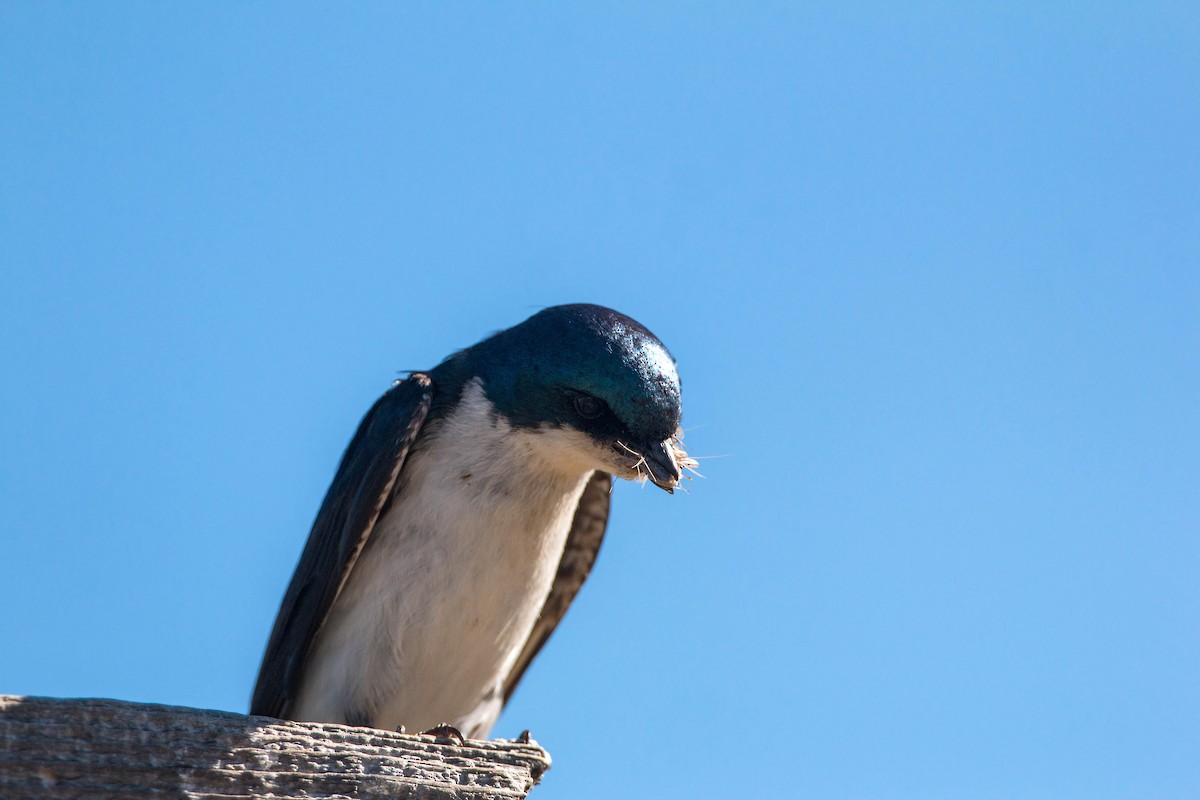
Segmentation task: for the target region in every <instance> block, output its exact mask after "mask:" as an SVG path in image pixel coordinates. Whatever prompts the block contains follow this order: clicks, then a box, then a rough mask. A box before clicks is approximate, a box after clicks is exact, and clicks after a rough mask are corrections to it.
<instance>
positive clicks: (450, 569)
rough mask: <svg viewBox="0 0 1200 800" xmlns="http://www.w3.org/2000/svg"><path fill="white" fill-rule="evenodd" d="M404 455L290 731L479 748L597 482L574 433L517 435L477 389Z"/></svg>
mask: <svg viewBox="0 0 1200 800" xmlns="http://www.w3.org/2000/svg"><path fill="white" fill-rule="evenodd" d="M432 424H433V425H435V426H436V427H434V428H432V429H431V430H430V432H429V436H428V438H427V439H426V440H425V441H424V442H423V445H422V447H420V448H418V449H416V450H415V451H414V452H413V453H412V454H410V456H409V459H408V461H407V463H406V464H405V466H404V469H403V472H402V473H401V478H400V479H401V485H400V488H399V491H398V494H397V496H396V499H395V502H394V503H393V505H392V507H391V508H390V510H389V511H388V512H387V513H386V514H385V515H384V517H383V518H382V519H381V520H380V521H379V523H378V524H377V525H376V528H375V531H374V532H373V533H372V535H371V538H370V540H369V541H368V543H367V545H366V547H365V549H364V551H363V553H362V555H361V556H360V558H359V560H358V562H357V563H356V564H355V566H354V570H353V572H352V573H351V574H350V577H349V579H348V580H347V582H346V585H345V586H344V588H343V589H342V592H341V594H340V595H339V596H338V598H337V600H336V601H335V603H334V605H333V608H332V609H331V610H330V613H329V615H328V617H327V618H326V622H325V625H324V628H323V629H322V631H321V633H320V634H319V636H318V639H317V641H316V643H315V645H314V647H313V650H312V652H311V654H310V656H309V660H308V663H307V665H306V669H305V674H304V680H303V683H302V684H301V688H300V692H299V694H298V697H297V700H296V703H295V704H294V705H293V707H292V709H291V710H292V716H293V718H295V719H301V720H312V721H323V722H349V723H352V724H371V725H374V726H376V727H386V728H395V727H397V726H399V725H401V724H403V725H405V726H406V727H407V728H408V729H409V730H410V731H413V730H425V729H427V728H430V727H432V726H434V725H437V724H439V723H443V722H448V723H450V724H452V725H455V726H456V727H458V728H459V729H460V730H462V732H463V733H464V734H466V735H467V736H472V737H478V736H485V735H486V734H487V730H488V729H489V728H490V727H491V725H492V723H493V722H494V721H495V717H496V715H497V714H498V713H499V710H500V705H501V698H500V697H499V687H500V685H501V683H502V682H503V680H504V678H505V677H506V676H507V675H508V672H509V670H510V669H511V668H512V665H513V663H514V662H515V660H516V658H517V656H518V654H519V652H520V650H521V648H522V646H523V645H524V643H525V641H526V639H527V638H528V636H529V632H530V630H531V629H532V627H533V623H534V621H535V620H536V618H537V614H538V612H539V611H540V609H541V607H542V603H543V602H544V600H545V598H546V595H547V594H548V593H549V591H550V586H551V583H552V582H553V580H554V575H555V572H556V570H557V568H558V562H559V560H560V558H561V555H562V550H563V544H564V543H565V541H566V537H567V533H568V531H569V529H570V525H571V519H572V515H573V514H574V511H575V507H576V505H577V503H578V500H579V495H580V493H581V492H582V491H583V487H584V485H585V484H586V482H587V479H588V478H589V476H590V474H591V468H590V467H589V466H588V464H587V461H586V459H582V458H579V457H577V456H576V453H578V452H581V448H579V447H578V446H577V445H578V442H576V441H575V437H577V436H579V434H575V433H572V432H567V431H559V430H549V431H544V432H532V431H525V430H520V429H513V428H511V427H510V426H509V425H508V424H507V423H506V422H504V420H503V419H501V418H500V417H499V416H498V415H496V414H495V413H494V411H493V408H492V406H491V404H490V402H489V401H488V400H487V398H486V397H485V396H484V393H483V389H482V387H481V386H480V385H479V384H478V383H477V382H473V383H471V384H469V385H468V386H467V388H466V390H465V391H464V394H463V398H462V401H461V402H460V404H459V407H458V408H457V409H456V410H455V412H454V413H453V414H451V415H449V416H448V417H447V418H446V419H444V420H442V421H441V422H440V423H432Z"/></svg>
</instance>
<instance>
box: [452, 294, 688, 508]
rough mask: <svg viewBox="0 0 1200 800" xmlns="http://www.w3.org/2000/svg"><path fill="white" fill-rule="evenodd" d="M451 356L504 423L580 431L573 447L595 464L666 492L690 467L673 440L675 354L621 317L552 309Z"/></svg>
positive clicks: (586, 309)
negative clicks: (648, 481)
mask: <svg viewBox="0 0 1200 800" xmlns="http://www.w3.org/2000/svg"><path fill="white" fill-rule="evenodd" d="M451 361H452V362H456V364H455V366H456V368H457V369H458V370H463V371H464V372H465V374H467V375H470V376H473V377H477V378H479V379H480V381H481V382H482V385H483V390H484V393H485V394H486V396H487V398H488V400H490V401H491V403H492V404H493V405H494V406H495V408H496V411H497V412H498V413H499V414H501V415H502V416H503V417H504V418H505V419H506V420H507V421H508V422H509V423H510V424H512V425H514V426H518V427H521V428H524V429H527V430H533V431H543V432H546V431H555V432H559V433H569V434H578V435H577V436H575V438H574V439H573V440H571V441H573V442H577V444H575V445H572V448H571V449H572V450H573V451H577V452H574V455H576V456H578V457H580V458H583V459H590V460H591V461H592V462H594V463H593V464H592V468H594V469H602V470H605V471H608V472H612V473H614V474H616V475H619V476H621V477H626V478H638V477H646V478H650V479H651V480H652V481H654V483H655V484H657V485H658V486H661V487H662V488H664V489H667V490H668V491H670V490H672V489H674V487H675V486H676V485H677V484H678V482H679V478H680V468H681V467H686V466H691V465H692V463H693V462H691V461H690V460H689V459H688V458H687V455H686V454H685V453H684V452H683V450H682V448H681V447H680V445H679V438H678V434H679V423H680V419H681V417H682V413H683V409H682V405H681V398H680V387H679V373H678V372H677V371H676V369H675V359H674V358H672V357H671V354H670V352H668V350H667V348H666V346H665V345H663V343H662V342H661V341H659V339H658V337H657V336H655V335H654V334H653V333H651V332H650V331H649V330H648V329H647V328H646V327H645V326H644V325H642V324H641V323H639V322H637V321H636V320H634V319H631V318H630V317H627V316H625V315H624V314H620V313H618V312H616V311H613V310H612V309H609V308H604V307H603V306H596V305H586V304H576V305H564V306H554V307H552V308H547V309H545V310H543V311H540V312H538V313H537V314H535V315H533V316H532V317H530V318H529V319H527V320H525V321H524V322H522V323H521V324H520V325H516V326H514V327H512V328H509V329H507V330H504V331H501V332H500V333H498V334H496V335H495V336H492V337H491V338H489V339H486V340H484V341H482V342H480V343H479V344H477V345H475V346H474V347H471V348H469V349H468V350H465V351H463V352H462V353H459V354H458V355H457V356H455V357H454V359H452V360H451ZM450 363H451V362H447V365H449V364H450ZM439 369H440V368H439ZM558 439H559V440H562V441H567V440H564V439H562V437H558Z"/></svg>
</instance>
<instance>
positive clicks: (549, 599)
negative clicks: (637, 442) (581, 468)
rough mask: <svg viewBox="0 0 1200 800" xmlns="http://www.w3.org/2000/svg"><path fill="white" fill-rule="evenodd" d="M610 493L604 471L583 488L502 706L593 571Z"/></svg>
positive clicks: (505, 683)
mask: <svg viewBox="0 0 1200 800" xmlns="http://www.w3.org/2000/svg"><path fill="white" fill-rule="evenodd" d="M611 492H612V476H611V475H609V474H608V473H607V472H597V473H596V474H594V475H593V476H592V478H591V480H589V481H588V484H587V486H585V487H584V488H583V494H582V495H580V497H579V505H578V506H577V507H576V508H575V517H574V519H572V520H571V532H570V533H569V534H567V544H566V546H565V547H564V548H563V555H562V560H561V561H560V562H558V574H557V575H555V577H554V584H553V585H552V586H551V587H550V594H549V595H547V596H546V602H545V603H544V604H543V605H542V612H541V614H540V615H539V616H538V620H537V622H535V623H534V625H533V631H532V632H530V634H529V639H528V640H527V641H526V642H525V647H524V648H523V649H522V650H521V655H520V657H519V658H518V659H517V663H516V664H515V665H514V666H513V668H512V672H510V673H509V674H508V678H507V679H506V680H505V682H504V702H505V703H507V702H508V698H510V697H512V693H513V691H514V690H515V689H516V688H517V684H518V683H520V681H521V677H522V676H523V675H524V674H525V670H526V669H528V668H529V664H530V662H531V661H533V658H534V656H536V655H537V654H538V651H540V650H541V649H542V645H544V644H545V643H546V640H547V639H549V638H550V634H552V633H554V629H555V627H557V626H558V623H559V621H560V620H561V619H562V618H563V615H564V614H566V613H567V607H568V606H569V605H571V601H572V600H574V599H575V595H576V594H578V593H579V587H581V586H583V582H584V581H585V580H587V576H588V573H590V572H591V571H592V564H594V563H596V556H597V555H598V554H599V552H600V543H601V542H603V541H604V530H605V528H607V527H608V498H609V494H610V493H611Z"/></svg>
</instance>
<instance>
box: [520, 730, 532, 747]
mask: <svg viewBox="0 0 1200 800" xmlns="http://www.w3.org/2000/svg"><path fill="white" fill-rule="evenodd" d="M532 741H533V736H532V735H531V734H530V733H529V731H528V730H523V731H521V733H520V734H519V735H518V736H517V744H529V743H530V742H532Z"/></svg>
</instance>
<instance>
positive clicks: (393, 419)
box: [250, 373, 433, 717]
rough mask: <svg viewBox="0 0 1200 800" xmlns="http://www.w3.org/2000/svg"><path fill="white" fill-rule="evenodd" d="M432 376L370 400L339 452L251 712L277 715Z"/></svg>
mask: <svg viewBox="0 0 1200 800" xmlns="http://www.w3.org/2000/svg"><path fill="white" fill-rule="evenodd" d="M432 400H433V384H432V383H431V382H430V380H429V378H428V377H427V376H425V375H422V374H420V373H414V374H413V375H412V376H410V377H409V378H408V379H407V380H404V381H400V382H398V383H397V384H396V385H395V386H393V387H392V388H391V389H390V390H388V391H387V392H386V393H385V394H384V395H383V397H381V398H379V400H378V401H376V403H375V405H374V406H372V407H371V410H370V411H368V412H367V415H366V416H365V417H363V421H362V422H361V423H360V424H359V426H358V431H357V432H356V433H355V434H354V438H353V439H352V440H351V441H350V446H349V447H347V448H346V453H345V455H343V456H342V463H341V465H340V466H339V467H338V471H337V475H336V476H335V477H334V479H333V483H332V484H331V485H330V487H329V491H328V492H327V493H326V495H325V501H324V502H323V503H322V504H321V510H320V511H319V512H317V519H316V521H315V522H314V523H313V527H312V532H311V533H309V535H308V542H307V543H306V544H305V545H304V552H303V553H302V554H301V556H300V563H299V564H298V565H297V566H296V572H295V574H294V575H293V576H292V583H291V585H290V586H288V590H287V593H286V594H285V595H284V597H283V605H282V606H281V607H280V609H279V616H278V617H276V618H275V628H274V630H272V631H271V638H270V640H269V641H268V642H267V651H266V653H265V654H264V655H263V661H262V667H261V668H260V669H259V672H258V684H257V685H256V686H255V687H254V697H253V699H252V700H251V701H250V713H251V714H262V715H264V716H269V717H284V716H286V714H287V712H288V706H289V704H290V703H291V701H292V700H293V699H294V697H295V693H296V692H297V691H298V690H299V687H300V679H301V677H302V676H303V671H304V663H305V661H306V660H307V658H308V651H309V648H311V647H312V644H313V641H314V640H315V639H316V637H317V633H318V631H320V629H321V625H322V624H323V623H324V621H325V615H326V614H327V613H328V612H329V608H330V607H331V606H332V605H333V601H334V600H335V599H336V598H337V595H338V593H339V592H340V591H341V588H342V585H343V584H344V583H345V580H346V576H348V575H349V574H350V570H351V569H352V568H353V567H354V562H355V560H356V559H357V558H358V554H359V553H360V552H362V548H363V545H365V544H366V542H367V539H368V538H369V537H370V536H371V531H372V529H373V528H374V527H375V522H376V521H377V520H378V519H379V515H380V513H381V512H382V511H383V508H384V506H385V505H386V504H387V502H388V501H389V500H390V499H391V496H392V492H393V491H395V488H396V479H397V477H398V476H399V475H400V469H401V467H403V466H404V459H405V458H406V457H407V455H408V451H409V449H410V448H411V447H412V444H413V442H414V441H415V440H416V438H417V434H418V433H419V432H420V430H421V426H422V425H423V424H424V422H425V418H426V416H427V415H428V414H429V407H430V404H431V403H432Z"/></svg>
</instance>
